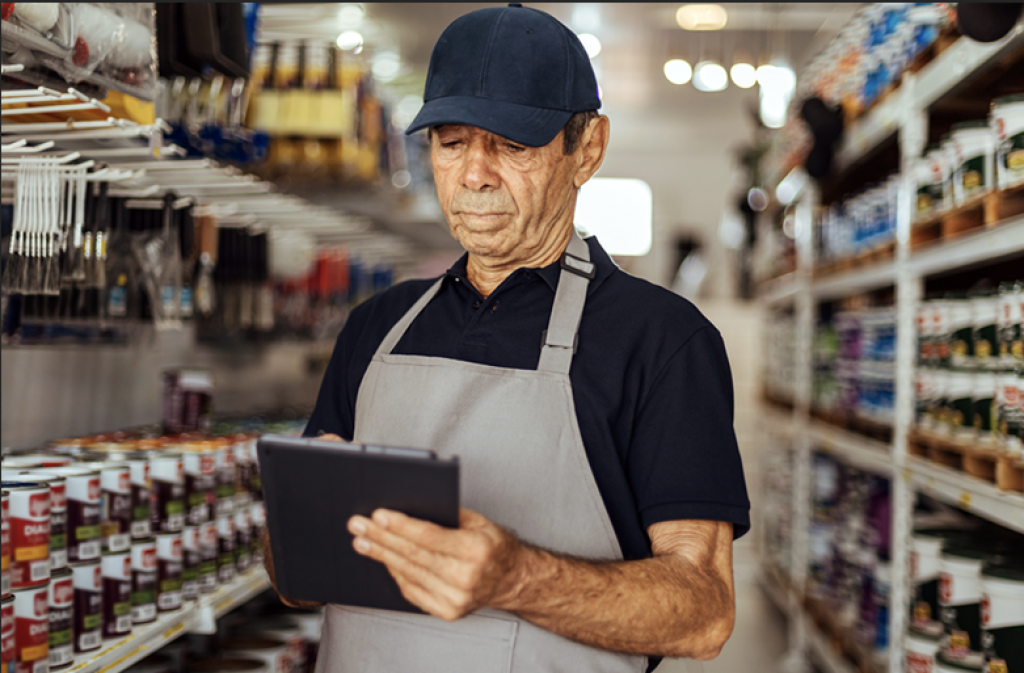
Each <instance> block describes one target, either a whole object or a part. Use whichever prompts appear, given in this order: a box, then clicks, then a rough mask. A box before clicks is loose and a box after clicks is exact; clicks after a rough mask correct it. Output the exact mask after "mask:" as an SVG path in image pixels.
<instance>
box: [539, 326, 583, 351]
mask: <svg viewBox="0 0 1024 673" xmlns="http://www.w3.org/2000/svg"><path fill="white" fill-rule="evenodd" d="M579 345H580V335H579V332H577V333H576V334H574V335H573V337H572V354H573V355H576V349H577V348H578V347H579ZM545 346H550V347H551V348H567V347H566V346H562V345H560V344H549V343H548V331H547V330H544V331H543V332H541V333H540V348H541V350H544V347H545Z"/></svg>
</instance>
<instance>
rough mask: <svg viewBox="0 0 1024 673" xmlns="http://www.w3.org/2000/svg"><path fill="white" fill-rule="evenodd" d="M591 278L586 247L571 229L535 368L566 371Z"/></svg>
mask: <svg viewBox="0 0 1024 673" xmlns="http://www.w3.org/2000/svg"><path fill="white" fill-rule="evenodd" d="M593 277H594V264H593V263H592V262H591V261H590V248H589V247H587V244H586V243H584V242H583V239H582V238H580V235H579V234H578V233H576V230H575V229H573V232H572V238H570V239H569V245H568V246H567V247H566V249H565V253H564V254H563V255H562V273H561V275H560V276H559V277H558V289H557V290H556V291H555V303H554V306H552V307H551V317H550V318H549V319H548V328H547V330H546V331H545V332H544V336H543V339H544V346H543V347H542V348H541V351H540V362H539V363H538V365H537V370H538V371H542V372H557V373H559V374H566V375H568V374H569V367H570V366H571V365H572V356H573V354H574V353H575V352H576V335H577V332H578V331H579V327H580V319H581V318H582V317H583V305H584V303H585V302H586V300H587V286H588V285H589V284H590V279H591V278H593Z"/></svg>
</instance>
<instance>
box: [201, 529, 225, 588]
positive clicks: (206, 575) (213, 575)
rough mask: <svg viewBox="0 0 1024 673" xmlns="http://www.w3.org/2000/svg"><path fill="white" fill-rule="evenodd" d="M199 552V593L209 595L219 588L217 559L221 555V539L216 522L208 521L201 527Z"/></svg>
mask: <svg viewBox="0 0 1024 673" xmlns="http://www.w3.org/2000/svg"><path fill="white" fill-rule="evenodd" d="M199 550H200V559H201V563H200V566H199V592H200V593H204V594H208V593H210V592H211V591H214V590H215V589H216V588H217V558H218V557H219V555H220V554H219V550H220V539H219V537H218V535H217V523H216V522H214V521H207V522H206V523H204V524H203V525H202V526H200V527H199Z"/></svg>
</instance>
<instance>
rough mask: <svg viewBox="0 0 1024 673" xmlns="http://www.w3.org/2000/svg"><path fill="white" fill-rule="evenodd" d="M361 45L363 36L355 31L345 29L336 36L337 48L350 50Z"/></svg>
mask: <svg viewBox="0 0 1024 673" xmlns="http://www.w3.org/2000/svg"><path fill="white" fill-rule="evenodd" d="M362 46H363V36H362V35H360V34H359V33H358V32H357V31H354V30H346V31H345V32H344V33H342V34H341V35H339V36H338V49H342V50H344V51H351V50H353V49H358V48H360V47H362Z"/></svg>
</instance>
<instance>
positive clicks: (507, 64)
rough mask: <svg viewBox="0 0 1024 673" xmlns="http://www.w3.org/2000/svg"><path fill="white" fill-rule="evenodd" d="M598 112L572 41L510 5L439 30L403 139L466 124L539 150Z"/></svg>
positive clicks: (538, 15) (580, 52)
mask: <svg viewBox="0 0 1024 673" xmlns="http://www.w3.org/2000/svg"><path fill="white" fill-rule="evenodd" d="M600 107H601V99H600V98H598V95H597V77H595V75H594V69H593V67H591V65H590V58H588V57H587V52H586V50H585V49H584V48H583V45H582V44H581V43H580V40H579V38H578V37H576V35H575V33H573V32H572V31H571V30H569V29H568V28H566V27H565V26H564V25H562V24H561V23H560V22H559V21H558V19H556V18H555V17H553V16H551V15H550V14H547V13H545V12H541V11H539V10H536V9H530V8H528V7H523V6H522V5H520V4H517V3H513V4H510V5H509V6H508V7H489V8H487V9H478V10H476V11H475V12H470V13H469V14H466V15H465V16H461V17H459V18H458V19H456V20H455V21H453V22H452V23H451V25H449V26H448V27H447V28H445V30H444V32H443V33H442V34H441V37H440V38H439V39H438V41H437V44H436V45H434V52H433V54H431V56H430V68H429V70H428V71H427V85H426V88H425V90H424V92H423V107H422V108H421V109H420V112H419V114H418V115H416V119H414V120H413V122H412V124H410V125H409V128H408V129H406V133H407V134H411V133H415V132H416V131H419V130H421V129H425V128H428V127H431V126H439V125H441V124H466V125H468V126H476V127H478V128H482V129H484V130H487V131H490V132H491V133H496V134H498V135H500V136H502V137H504V138H508V139H509V140H511V141H513V142H516V143H521V144H523V145H527V146H529V147H541V146H542V145H547V144H548V143H550V142H551V141H552V140H554V139H555V136H557V135H558V132H559V131H561V130H562V127H563V126H565V123H566V122H567V121H569V118H570V117H571V116H572V115H573V114H574V113H576V112H586V111H588V110H597V109H599V108H600Z"/></svg>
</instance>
